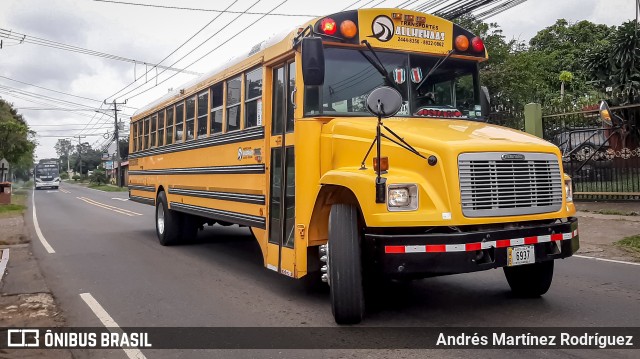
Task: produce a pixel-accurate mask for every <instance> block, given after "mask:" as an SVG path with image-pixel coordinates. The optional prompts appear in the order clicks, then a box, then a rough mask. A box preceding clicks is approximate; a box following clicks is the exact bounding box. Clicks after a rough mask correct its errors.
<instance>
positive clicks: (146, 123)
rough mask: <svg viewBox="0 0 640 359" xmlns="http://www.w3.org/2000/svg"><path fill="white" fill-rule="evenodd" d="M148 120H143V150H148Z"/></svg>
mask: <svg viewBox="0 0 640 359" xmlns="http://www.w3.org/2000/svg"><path fill="white" fill-rule="evenodd" d="M149 129H150V127H149V118H148V117H147V118H145V119H144V144H143V146H144V148H145V149H147V148H149Z"/></svg>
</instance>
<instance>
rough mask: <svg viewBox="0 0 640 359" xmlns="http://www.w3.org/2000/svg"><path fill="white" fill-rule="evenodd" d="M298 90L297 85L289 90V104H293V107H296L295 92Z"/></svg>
mask: <svg viewBox="0 0 640 359" xmlns="http://www.w3.org/2000/svg"><path fill="white" fill-rule="evenodd" d="M297 91H298V88H297V87H294V88H293V90H292V91H291V106H293V109H294V110H295V109H296V101H295V99H296V92H297Z"/></svg>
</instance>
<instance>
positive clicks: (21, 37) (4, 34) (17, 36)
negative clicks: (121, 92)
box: [0, 28, 202, 75]
mask: <svg viewBox="0 0 640 359" xmlns="http://www.w3.org/2000/svg"><path fill="white" fill-rule="evenodd" d="M0 37H1V38H6V39H10V40H16V41H18V42H19V43H20V44H22V43H27V44H32V45H40V46H46V47H50V48H54V49H58V50H64V51H70V52H75V53H79V54H84V55H90V56H96V57H101V58H105V59H109V60H117V61H124V62H129V63H133V64H140V65H145V66H154V67H159V68H163V69H165V70H170V71H178V72H184V73H186V74H190V75H202V74H201V73H199V72H194V71H186V70H184V69H178V68H174V67H166V66H161V65H158V64H153V63H149V62H146V61H140V60H135V59H130V58H127V57H123V56H119V55H112V54H108V53H105V52H100V51H95V50H90V49H86V48H83V47H79V46H74V45H67V44H64V43H61V42H57V41H53V40H47V39H43V38H40V37H36V36H32V35H26V34H22V33H19V32H15V31H12V30H7V29H3V28H0Z"/></svg>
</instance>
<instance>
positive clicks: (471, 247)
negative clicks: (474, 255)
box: [464, 243, 482, 252]
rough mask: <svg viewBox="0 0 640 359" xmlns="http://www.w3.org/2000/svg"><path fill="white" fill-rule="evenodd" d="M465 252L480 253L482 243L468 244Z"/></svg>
mask: <svg viewBox="0 0 640 359" xmlns="http://www.w3.org/2000/svg"><path fill="white" fill-rule="evenodd" d="M464 247H465V250H466V251H467V252H469V251H479V250H481V249H482V243H467V244H465V245H464Z"/></svg>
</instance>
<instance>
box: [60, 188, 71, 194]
mask: <svg viewBox="0 0 640 359" xmlns="http://www.w3.org/2000/svg"><path fill="white" fill-rule="evenodd" d="M60 191H62V192H64V193H71V192H69V191H67V190H66V189H62V188H60Z"/></svg>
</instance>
